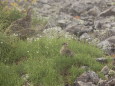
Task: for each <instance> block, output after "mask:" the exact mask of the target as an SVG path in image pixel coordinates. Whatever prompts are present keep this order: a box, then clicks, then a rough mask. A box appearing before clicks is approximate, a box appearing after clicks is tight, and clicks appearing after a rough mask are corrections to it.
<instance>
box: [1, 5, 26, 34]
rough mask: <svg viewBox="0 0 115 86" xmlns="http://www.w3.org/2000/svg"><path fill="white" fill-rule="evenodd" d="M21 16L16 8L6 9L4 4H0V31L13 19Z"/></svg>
mask: <svg viewBox="0 0 115 86" xmlns="http://www.w3.org/2000/svg"><path fill="white" fill-rule="evenodd" d="M23 16H24V15H23V14H22V13H21V12H19V11H17V10H16V9H6V8H5V6H4V7H3V6H0V31H2V32H4V31H5V30H6V28H7V27H8V26H9V25H10V24H11V23H12V22H13V21H15V20H17V19H19V18H21V17H23Z"/></svg>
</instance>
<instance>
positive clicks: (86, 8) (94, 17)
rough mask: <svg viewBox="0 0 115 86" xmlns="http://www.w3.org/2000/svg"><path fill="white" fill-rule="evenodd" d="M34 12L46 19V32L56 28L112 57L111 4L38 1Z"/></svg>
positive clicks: (114, 11) (110, 0)
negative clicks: (92, 44) (47, 29)
mask: <svg viewBox="0 0 115 86" xmlns="http://www.w3.org/2000/svg"><path fill="white" fill-rule="evenodd" d="M34 9H35V10H36V12H37V13H38V14H39V15H41V16H44V17H48V18H49V23H48V25H47V28H48V27H50V28H51V27H57V26H59V27H61V28H62V29H64V30H65V31H68V32H70V33H73V34H75V35H77V36H78V37H79V38H80V40H86V41H88V42H89V43H94V44H97V45H98V46H99V47H101V48H102V49H103V50H105V51H106V53H107V54H114V53H115V49H114V48H115V1H114V0H39V1H38V2H37V3H36V4H35V5H34Z"/></svg>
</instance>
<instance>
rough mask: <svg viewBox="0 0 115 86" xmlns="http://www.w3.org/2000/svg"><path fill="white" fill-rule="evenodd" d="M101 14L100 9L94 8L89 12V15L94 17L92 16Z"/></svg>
mask: <svg viewBox="0 0 115 86" xmlns="http://www.w3.org/2000/svg"><path fill="white" fill-rule="evenodd" d="M99 13H100V10H99V8H98V7H96V6H94V7H93V8H91V9H90V10H89V11H88V14H89V15H92V16H97V15H98V14H99Z"/></svg>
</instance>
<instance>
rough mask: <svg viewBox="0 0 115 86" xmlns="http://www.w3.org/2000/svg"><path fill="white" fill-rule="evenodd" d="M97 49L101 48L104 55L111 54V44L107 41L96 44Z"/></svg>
mask: <svg viewBox="0 0 115 86" xmlns="http://www.w3.org/2000/svg"><path fill="white" fill-rule="evenodd" d="M97 46H98V47H100V48H102V49H103V50H104V51H105V53H106V54H108V55H110V54H111V43H110V42H109V41H107V40H105V41H101V42H100V43H98V44H97Z"/></svg>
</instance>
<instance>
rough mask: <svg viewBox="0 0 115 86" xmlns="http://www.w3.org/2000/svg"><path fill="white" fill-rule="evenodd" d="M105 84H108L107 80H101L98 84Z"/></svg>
mask: <svg viewBox="0 0 115 86" xmlns="http://www.w3.org/2000/svg"><path fill="white" fill-rule="evenodd" d="M105 84H106V80H102V79H100V80H99V82H98V86H105Z"/></svg>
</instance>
